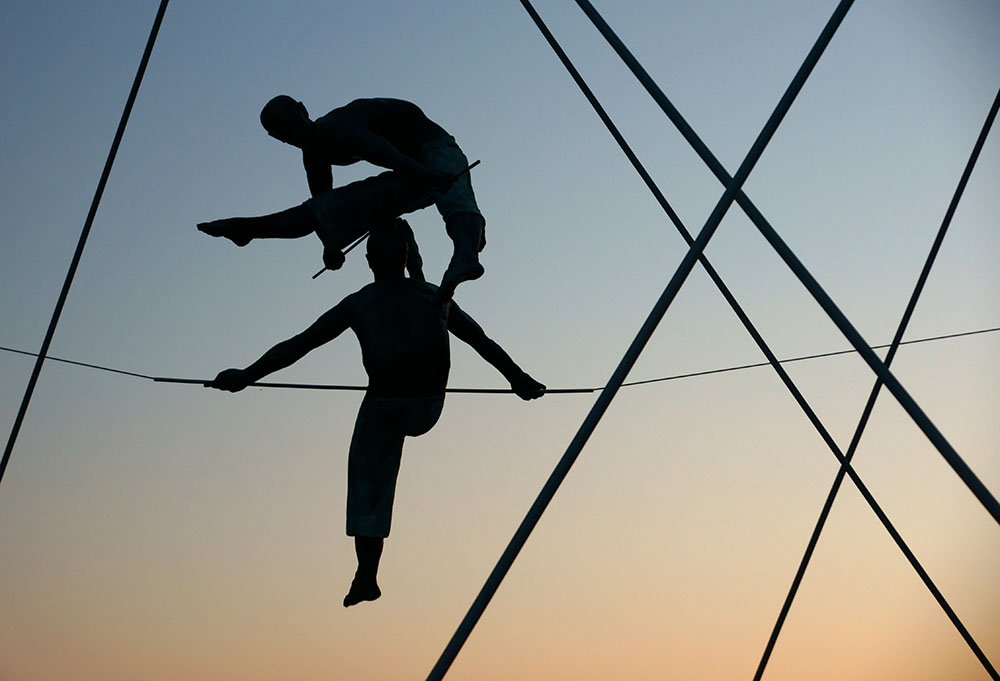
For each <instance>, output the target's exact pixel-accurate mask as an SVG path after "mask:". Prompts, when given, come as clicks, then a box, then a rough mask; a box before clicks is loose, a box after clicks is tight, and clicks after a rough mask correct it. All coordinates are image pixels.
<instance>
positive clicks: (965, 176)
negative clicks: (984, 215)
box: [753, 91, 1000, 681]
mask: <svg viewBox="0 0 1000 681" xmlns="http://www.w3.org/2000/svg"><path fill="white" fill-rule="evenodd" d="M998 108H1000V91H998V92H997V95H996V97H995V98H994V99H993V105H992V106H991V107H990V111H989V113H988V114H987V116H986V122H985V123H984V124H983V127H982V129H981V130H980V132H979V136H978V138H977V139H976V143H975V144H974V145H973V149H972V153H971V154H970V156H969V160H968V162H966V164H965V169H964V170H963V171H962V177H961V178H960V179H959V181H958V186H957V188H956V189H955V192H954V194H953V195H952V198H951V201H950V202H949V204H948V209H947V210H946V211H945V215H944V219H943V220H942V221H941V226H940V227H939V228H938V232H937V235H936V236H935V238H934V242H933V243H932V244H931V249H930V253H929V254H928V255H927V259H926V260H925V261H924V266H923V268H922V269H921V271H920V275H919V276H918V277H917V283H916V284H915V285H914V287H913V293H911V294H910V299H909V301H908V302H907V304H906V308H905V310H904V311H903V317H902V319H900V321H899V326H898V327H897V328H896V333H895V335H894V336H893V339H892V343H891V344H890V347H889V352H888V353H886V357H885V366H886V368H888V367H889V366H890V365H891V364H892V361H893V359H894V358H895V356H896V352H897V350H899V347H900V346H901V345H902V344H903V335H904V334H905V333H906V327H907V326H909V323H910V319H911V318H912V316H913V311H914V310H915V309H916V307H917V301H918V300H919V299H920V295H921V293H922V292H923V289H924V286H925V284H926V283H927V278H928V277H929V276H930V272H931V268H932V267H933V265H934V261H935V260H936V259H937V254H938V252H939V251H940V249H941V244H942V243H943V242H944V237H945V234H947V232H948V228H949V226H950V225H951V220H952V217H953V216H954V215H955V210H956V209H957V208H958V203H959V200H960V199H961V198H962V194H963V193H964V192H965V187H966V185H967V184H968V182H969V177H970V176H971V175H972V169H973V168H975V166H976V161H977V160H978V159H979V154H980V152H981V151H982V149H983V145H984V144H985V143H986V137H987V136H988V135H989V131H990V128H991V127H992V126H993V121H994V120H995V119H996V116H997V110H998ZM881 390H882V379H881V378H876V380H875V385H874V386H873V387H872V390H871V394H870V395H869V396H868V402H867V403H866V404H865V408H864V409H863V410H862V412H861V418H860V419H859V420H858V425H857V427H856V428H855V430H854V435H853V436H852V438H851V443H850V445H849V446H848V448H847V453H846V454H845V456H844V461H843V463H842V464H841V466H840V469H839V470H838V471H837V475H836V477H835V478H834V480H833V485H832V486H831V487H830V492H829V493H828V494H827V497H826V501H825V502H824V503H823V508H822V510H821V511H820V514H819V518H818V519H817V521H816V526H815V528H814V529H813V532H812V535H810V538H809V543H808V544H807V545H806V550H805V552H804V553H803V556H802V560H801V561H800V562H799V567H798V568H797V569H796V571H795V577H794V578H793V579H792V584H791V587H790V588H789V590H788V595H787V596H786V597H785V601H784V603H783V604H782V606H781V610H780V612H779V613H778V619H777V621H776V622H775V624H774V628H773V629H772V630H771V635H770V637H769V638H768V641H767V645H766V646H765V647H764V653H763V654H762V656H761V659H760V662H759V664H758V665H757V671H756V672H755V673H754V677H753V678H754V681H760V679H761V678H762V677H763V675H764V669H765V668H766V667H767V663H768V661H769V660H770V657H771V653H772V651H773V650H774V646H775V644H776V643H777V640H778V636H779V635H780V633H781V628H782V626H783V625H784V622H785V619H786V618H787V616H788V612H789V610H790V609H791V607H792V602H793V600H794V599H795V595H796V594H797V593H798V589H799V586H800V585H801V583H802V579H803V577H805V572H806V569H807V568H808V567H809V561H810V559H811V558H812V555H813V553H814V551H815V549H816V545H817V544H818V543H819V538H820V535H821V534H822V532H823V528H824V527H825V525H826V520H827V518H828V517H829V515H830V511H831V510H832V509H833V503H834V501H835V500H836V498H837V494H838V492H839V491H840V487H841V484H842V483H843V481H844V476H845V475H846V474H847V472H848V468H849V466H850V465H851V461H852V460H853V458H854V454H855V452H856V451H857V449H858V445H859V443H860V442H861V437H862V435H863V434H864V431H865V428H866V427H867V425H868V421H869V419H870V417H871V414H872V411H873V410H874V408H875V402H876V401H877V400H878V396H879V393H880V392H881ZM890 533H893V539H896V536H897V535H896V534H894V533H895V530H891V532H890ZM901 541H902V538H901V537H900V538H899V540H897V542H896V543H897V544H899V545H900V548H901V549H903V553H904V554H905V555H906V557H907V559H908V560H909V561H910V564H911V565H913V567H914V569H916V571H917V574H918V575H919V576H920V578H921V580H923V582H924V584H925V585H926V586H927V588H928V589H929V590H930V592H931V594H932V595H933V596H934V599H935V600H936V601H937V602H938V604H939V605H940V606H941V608H942V609H943V610H944V611H945V614H946V615H947V616H948V619H950V620H951V622H952V624H953V625H954V626H955V628H956V629H958V632H959V634H960V635H961V636H962V638H963V639H964V640H965V642H966V644H968V646H969V648H970V649H971V650H972V652H973V654H974V655H975V656H976V658H977V659H978V660H979V662H980V663H981V664H982V665H983V667H984V668H985V669H986V671H987V673H988V674H989V675H990V678H992V679H994V680H1000V676H998V674H997V670H996V669H995V668H994V667H993V665H992V663H991V662H990V660H989V658H987V657H986V653H984V652H983V650H982V648H980V647H979V644H978V643H976V641H975V639H973V638H972V634H971V633H970V632H969V630H968V629H966V627H965V625H964V624H963V623H962V621H961V620H960V619H959V618H958V614H957V613H955V611H954V610H953V609H952V608H951V606H950V605H949V604H948V601H947V600H945V598H944V595H943V594H942V593H941V592H940V591H939V590H938V588H937V586H936V585H935V584H934V582H933V581H932V580H931V578H930V576H929V575H928V574H927V572H926V571H925V570H924V569H923V567H922V566H921V565H920V563H919V562H917V559H916V556H914V555H913V553H912V552H911V551H910V550H909V548H908V547H906V546H905V544H901Z"/></svg>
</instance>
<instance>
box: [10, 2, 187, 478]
mask: <svg viewBox="0 0 1000 681" xmlns="http://www.w3.org/2000/svg"><path fill="white" fill-rule="evenodd" d="M168 1H169V0H161V1H160V7H159V9H158V10H157V12H156V18H155V19H154V20H153V27H152V29H151V30H150V32H149V39H148V40H146V49H145V50H144V51H143V53H142V58H141V59H140V60H139V69H138V70H137V72H136V74H135V79H134V80H133V81H132V89H131V90H130V91H129V94H128V99H127V100H126V102H125V109H124V111H122V117H121V120H120V121H119V122H118V129H117V130H116V131H115V137H114V140H113V141H112V143H111V149H110V150H109V151H108V158H107V160H106V161H105V162H104V170H103V171H102V172H101V178H100V180H99V181H98V183H97V190H96V191H95V192H94V199H93V201H91V203H90V210H89V211H88V212H87V218H86V220H85V221H84V223H83V230H82V231H81V233H80V239H79V241H78V242H77V244H76V251H75V252H74V253H73V259H72V260H71V261H70V264H69V270H68V271H67V272H66V279H65V281H63V286H62V290H61V291H60V292H59V298H58V300H57V301H56V306H55V309H54V310H53V311H52V318H51V319H50V320H49V327H48V329H47V330H46V332H45V338H44V340H42V347H41V349H40V350H39V351H38V361H36V362H35V367H34V369H32V371H31V377H30V378H29V379H28V385H27V387H26V388H25V391H24V397H23V398H22V400H21V407H20V408H19V409H18V412H17V417H16V418H15V419H14V425H13V427H12V428H11V431H10V437H9V438H8V439H7V446H6V447H5V448H4V452H3V459H2V460H0V482H2V481H3V475H4V472H5V471H6V470H7V463H8V461H10V456H11V452H13V451H14V443H15V442H16V441H17V436H18V433H20V431H21V424H22V423H23V422H24V415H25V414H26V413H27V411H28V404H29V403H30V402H31V396H32V394H33V393H34V392H35V385H36V384H37V383H38V376H39V375H40V374H41V372H42V364H44V362H45V356H46V354H47V353H48V351H49V346H50V345H51V344H52V337H53V336H54V335H55V332H56V326H57V325H58V324H59V317H60V315H61V314H62V309H63V306H64V305H65V303H66V298H67V296H69V289H70V287H71V286H72V284H73V277H74V276H75V275H76V270H77V267H78V266H79V264H80V258H81V257H82V256H83V248H84V246H86V244H87V237H88V236H89V235H90V229H91V227H92V226H93V224H94V218H95V217H96V215H97V208H98V206H99V205H100V203H101V197H102V196H104V187H105V186H106V185H107V183H108V177H109V176H110V175H111V167H112V165H114V162H115V157H116V156H117V155H118V147H119V145H120V144H121V141H122V136H123V135H124V134H125V126H126V124H127V123H128V119H129V116H130V115H131V113H132V106H133V105H134V104H135V99H136V97H137V96H138V94H139V86H140V85H141V84H142V77H143V75H144V74H145V73H146V65H147V64H148V63H149V57H150V55H151V54H152V52H153V45H154V43H155V42H156V36H157V34H158V33H159V31H160V24H161V23H162V21H163V14H164V13H165V12H166V11H167V2H168Z"/></svg>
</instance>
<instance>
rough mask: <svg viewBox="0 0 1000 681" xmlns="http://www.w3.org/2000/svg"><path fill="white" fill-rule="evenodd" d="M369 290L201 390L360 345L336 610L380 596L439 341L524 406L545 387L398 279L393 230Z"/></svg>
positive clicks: (441, 381)
mask: <svg viewBox="0 0 1000 681" xmlns="http://www.w3.org/2000/svg"><path fill="white" fill-rule="evenodd" d="M367 252H368V253H367V257H368V265H369V267H370V268H371V270H372V274H373V275H374V279H375V280H374V282H373V283H371V284H368V285H367V286H365V287H364V288H362V289H361V290H359V291H357V292H355V293H353V294H351V295H349V296H347V297H346V298H344V299H343V300H342V301H341V302H340V303H338V304H337V305H336V306H335V307H333V308H332V309H331V310H329V311H328V312H326V313H325V314H323V315H322V316H321V317H320V318H319V319H318V320H316V322H314V323H313V324H312V326H310V327H309V328H308V329H306V330H305V331H303V332H302V333H300V334H298V335H297V336H294V337H292V338H290V339H288V340H286V341H283V342H281V343H278V344H277V345H275V346H274V347H273V348H271V349H270V350H268V351H267V352H265V353H264V354H263V355H262V356H261V357H260V359H258V360H257V361H255V362H254V363H252V364H251V365H250V366H248V367H247V368H245V369H226V370H225V371H222V372H221V373H219V375H218V376H216V377H215V379H214V380H212V381H210V382H208V383H206V384H205V385H206V386H207V387H210V388H217V389H219V390H227V391H230V392H237V391H240V390H242V389H243V388H245V387H247V386H248V385H249V384H251V383H253V382H255V381H258V380H260V379H261V378H263V377H264V376H266V375H268V374H270V373H272V372H274V371H277V370H278V369H282V368H284V367H287V366H289V365H291V364H293V363H294V362H296V361H298V360H299V359H301V358H302V357H303V356H304V355H305V354H306V353H308V352H309V351H311V350H313V349H315V348H317V347H319V346H321V345H323V344H324V343H327V342H329V341H331V340H333V339H334V338H336V337H337V336H339V335H340V334H342V333H343V332H344V331H346V330H347V329H351V330H353V331H354V333H355V335H356V336H357V338H358V341H359V343H360V344H361V359H362V362H363V364H364V367H365V371H366V372H367V373H368V388H367V391H366V392H365V397H364V399H363V401H362V403H361V408H360V409H359V411H358V416H357V421H356V423H355V425H354V434H353V436H352V437H351V445H350V450H349V453H348V469H347V470H348V472H347V534H348V535H349V536H353V537H354V538H355V539H354V545H355V552H356V554H357V559H358V567H357V571H356V572H355V575H354V579H353V581H352V582H351V587H350V590H349V591H348V593H347V595H346V596H345V597H344V606H345V607H347V606H351V605H354V604H356V603H359V602H361V601H372V600H375V599H376V598H378V597H379V596H380V595H381V593H382V592H381V590H380V589H379V586H378V581H377V576H378V564H379V559H380V558H381V555H382V547H383V540H384V538H385V537H387V536H389V526H390V520H391V517H392V502H393V496H394V494H395V487H396V476H397V473H398V472H399V463H400V457H401V454H402V450H403V440H404V438H405V437H406V436H407V435H409V436H417V435H422V434H424V433H426V432H427V431H429V430H430V429H431V427H433V426H434V424H435V423H436V422H437V420H438V417H439V416H440V414H441V409H442V407H443V405H444V392H445V387H446V385H447V383H448V371H449V368H450V365H451V359H450V353H449V346H448V333H449V332H451V333H452V334H454V335H455V336H456V337H457V338H459V339H461V340H462V341H464V342H466V343H468V344H469V345H471V346H472V348H473V349H474V350H475V351H476V352H477V353H479V355H480V356H482V358H483V359H485V360H486V361H487V362H489V363H490V364H492V365H493V366H494V367H496V369H497V370H498V371H499V372H500V373H501V374H503V376H504V378H506V379H507V380H508V381H509V382H510V385H511V388H512V389H513V390H514V392H515V393H516V394H517V395H518V396H519V397H521V399H524V400H532V399H535V398H537V397H541V396H542V395H543V394H544V392H545V386H544V385H543V384H541V383H539V382H538V381H536V380H535V379H534V378H532V377H531V376H529V375H528V374H527V373H525V372H524V371H523V370H522V369H521V368H520V367H519V366H518V365H517V364H516V363H515V362H514V360H513V359H511V357H510V356H509V355H508V354H507V353H506V352H505V351H504V350H503V348H501V347H500V346H499V345H497V343H496V342H494V341H493V340H491V339H490V338H489V337H487V335H486V333H485V332H484V331H483V330H482V328H481V327H480V326H479V325H478V324H477V323H476V322H475V321H474V320H473V319H472V318H471V317H470V316H469V315H467V314H466V313H465V312H464V311H463V310H462V309H461V308H459V307H458V305H457V304H456V303H454V302H453V301H451V300H450V299H447V300H443V299H442V298H441V296H440V295H439V293H438V287H436V286H434V285H433V284H429V283H426V282H423V281H419V280H415V279H412V278H409V279H408V278H406V277H404V275H403V270H404V266H405V265H406V258H407V239H406V236H405V234H404V230H403V229H401V228H400V225H399V222H398V221H397V222H394V223H391V224H390V225H388V226H384V227H379V228H377V229H373V230H372V233H371V236H370V237H369V239H368V244H367Z"/></svg>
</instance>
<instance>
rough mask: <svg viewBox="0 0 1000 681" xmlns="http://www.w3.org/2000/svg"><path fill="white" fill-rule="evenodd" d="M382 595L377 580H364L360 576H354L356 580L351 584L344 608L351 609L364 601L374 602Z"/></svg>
mask: <svg viewBox="0 0 1000 681" xmlns="http://www.w3.org/2000/svg"><path fill="white" fill-rule="evenodd" d="M381 595H382V591H381V590H379V588H378V584H377V583H376V582H375V580H373V579H372V580H369V579H362V578H361V577H359V576H358V575H354V580H353V581H352V582H351V590H350V591H348V592H347V595H346V596H344V607H345V608H349V607H351V606H352V605H357V604H358V603H361V602H362V601H374V600H377V599H378V597H379V596H381Z"/></svg>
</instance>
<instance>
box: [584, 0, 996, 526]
mask: <svg viewBox="0 0 1000 681" xmlns="http://www.w3.org/2000/svg"><path fill="white" fill-rule="evenodd" d="M576 2H577V4H578V5H580V7H581V8H582V9H583V11H584V12H585V13H586V14H587V16H588V17H589V18H590V19H591V21H592V22H593V23H594V25H595V26H596V27H597V29H598V30H599V31H600V32H601V34H602V35H604V37H605V39H606V40H607V41H608V42H609V43H610V44H611V46H612V47H613V48H614V50H615V51H616V52H617V53H618V55H619V56H620V57H621V58H622V60H623V61H624V62H625V63H626V65H627V66H628V67H629V69H630V70H631V71H632V72H633V74H634V75H635V76H636V78H638V79H639V81H640V83H641V84H642V85H643V86H644V87H645V88H646V91H647V92H648V93H649V94H650V95H651V96H652V97H653V99H654V100H655V101H656V103H657V104H658V105H659V106H660V108H661V109H662V110H663V112H664V113H665V114H666V115H667V117H668V118H670V120H671V121H672V122H673V123H674V125H675V126H676V127H677V129H678V130H679V131H680V132H681V134H682V135H683V136H684V138H685V139H686V140H687V141H688V143H689V144H690V145H691V146H692V148H694V150H695V152H696V153H697V154H698V155H699V156H700V157H701V158H702V160H703V161H704V162H705V164H706V165H707V166H708V167H709V170H711V171H712V173H713V174H714V175H715V176H716V177H717V178H718V179H719V181H720V182H722V184H723V185H725V186H726V187H729V186H730V182H731V178H730V177H729V174H728V173H727V172H726V170H725V168H724V167H723V166H722V164H721V163H720V162H719V160H718V159H717V158H715V156H714V155H713V154H712V152H711V151H710V150H709V149H708V147H707V146H706V145H705V143H704V142H702V140H701V139H700V138H699V137H698V135H697V134H696V133H695V131H694V129H693V128H691V126H690V125H689V124H688V123H687V121H686V120H684V117H683V116H681V114H680V112H679V111H677V109H676V108H675V107H674V106H673V104H672V103H671V102H670V100H669V99H668V98H667V96H666V95H665V94H664V93H663V91H662V90H660V88H659V87H658V86H657V85H656V83H655V82H654V81H653V79H652V78H650V76H649V74H648V73H646V71H645V69H643V68H642V66H641V65H640V64H639V62H638V61H637V60H636V59H635V57H634V56H632V54H631V52H629V50H628V48H626V47H625V45H624V44H623V43H622V42H621V40H620V39H619V38H618V36H616V35H615V34H614V31H612V30H611V27H610V26H608V25H607V23H606V22H605V21H604V20H603V18H601V16H600V14H598V13H597V10H595V9H594V8H593V6H592V5H591V4H590V2H588V1H587V0H576ZM844 4H845V3H844V2H842V3H841V4H840V5H838V7H837V10H836V12H840V11H841V8H842V7H843V5H844ZM847 4H850V3H849V2H848V3H847ZM844 11H845V12H846V9H845V10H844ZM736 202H737V203H738V204H739V206H740V207H741V208H742V209H743V211H744V212H745V213H746V215H747V217H749V218H750V220H751V222H753V223H754V225H755V226H756V227H757V230H758V231H759V232H760V233H761V234H762V235H763V236H764V238H765V239H767V241H768V243H770V244H771V247H772V248H774V250H775V251H776V252H777V253H778V255H779V256H780V257H781V259H782V260H784V261H785V264H786V265H787V266H788V267H789V269H791V270H792V272H793V273H794V274H795V276H796V277H797V278H798V279H799V281H800V282H801V283H802V285H803V286H805V287H806V290H808V291H809V293H810V294H811V295H812V296H813V299H814V300H815V301H816V302H817V303H818V304H819V305H820V307H821V308H822V309H823V311H824V312H826V314H827V316H829V317H830V319H831V320H832V321H833V323H834V324H836V326H837V328H838V329H840V332H841V333H842V334H844V337H845V338H847V340H848V341H849V342H850V343H851V345H853V346H854V347H855V348H856V349H857V351H858V353H859V354H860V355H861V357H862V359H864V361H865V362H866V363H867V364H868V366H869V367H871V369H872V371H874V372H875V373H876V374H877V375H878V376H879V377H880V378H881V379H882V381H883V383H884V384H885V386H886V388H888V389H889V392H891V393H892V394H893V396H894V397H895V398H896V400H897V401H898V402H899V404H900V406H902V407H903V409H905V410H906V412H907V414H909V415H910V418H911V419H913V422H914V423H915V424H916V425H917V427H918V428H920V430H921V431H922V432H923V433H924V435H925V436H926V437H927V438H928V439H929V440H930V441H931V443H933V445H934V447H935V448H936V449H937V450H938V452H940V454H941V456H942V457H944V459H945V461H947V462H948V465H949V466H951V468H952V470H954V471H955V473H956V474H958V476H959V477H960V478H961V479H962V481H963V482H964V483H965V485H966V486H967V487H968V488H969V490H970V491H971V492H972V493H973V494H974V495H975V496H976V498H977V499H979V501H980V503H982V504H983V506H984V507H985V508H986V510H987V511H988V512H989V513H990V515H991V516H992V517H993V519H994V520H995V521H996V522H997V523H998V524H1000V502H997V499H996V498H995V497H994V496H993V494H992V493H991V492H990V491H989V490H988V489H987V488H986V486H985V485H984V484H983V483H982V481H981V480H980V479H979V478H978V476H976V474H975V473H974V472H973V471H972V469H970V468H969V466H968V465H967V464H966V463H965V461H964V460H963V459H962V457H961V456H959V454H958V452H957V451H955V448H954V447H952V446H951V443H949V442H948V440H947V439H946V438H945V437H944V435H943V434H942V433H941V431H940V430H938V428H937V426H935V425H934V423H933V422H932V421H931V420H930V418H929V417H928V416H927V414H925V413H924V411H923V410H922V409H921V408H920V406H919V405H918V404H917V403H916V401H915V400H914V399H913V397H911V396H910V394H909V393H908V392H907V391H906V389H905V388H904V387H903V385H902V384H901V383H900V382H899V381H898V380H897V379H896V377H895V376H894V375H893V374H892V373H891V372H890V371H889V370H888V369H887V368H886V366H885V364H883V362H882V360H880V359H879V357H878V355H876V354H875V353H874V352H873V351H872V349H871V347H870V346H869V345H868V343H867V341H865V339H864V338H863V337H862V336H861V334H860V333H859V332H858V331H857V329H855V328H854V326H853V325H852V324H851V323H850V321H849V320H848V319H847V317H846V316H845V315H844V314H843V312H841V311H840V309H839V308H838V307H837V306H836V304H835V303H834V302H833V300H832V299H831V298H830V296H829V295H828V294H827V293H826V291H825V290H824V289H823V287H822V286H820V284H819V282H818V281H816V279H815V278H814V277H813V276H812V274H810V273H809V271H808V270H807V269H806V267H805V266H804V265H803V264H802V263H801V262H800V261H799V259H798V258H797V257H796V256H795V254H794V253H793V252H792V250H791V249H790V248H789V247H788V245H787V244H785V242H784V241H783V240H782V239H781V237H780V236H779V235H778V233H777V232H776V231H775V230H774V228H773V227H771V225H770V223H768V221H767V220H766V219H765V218H764V216H763V215H762V214H761V213H760V211H759V210H757V207H756V206H755V205H754V204H753V202H751V201H750V198H749V197H747V195H746V194H744V193H743V192H742V191H741V192H739V194H738V196H737V198H736Z"/></svg>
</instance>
